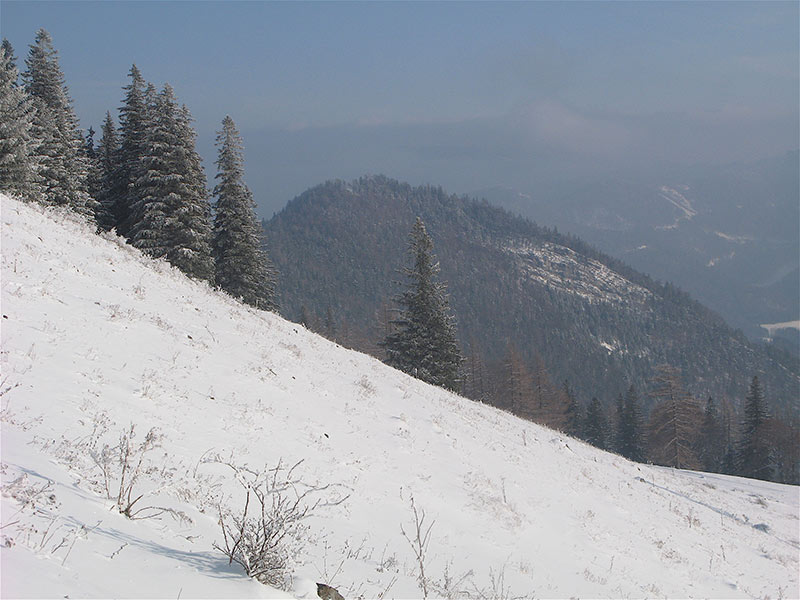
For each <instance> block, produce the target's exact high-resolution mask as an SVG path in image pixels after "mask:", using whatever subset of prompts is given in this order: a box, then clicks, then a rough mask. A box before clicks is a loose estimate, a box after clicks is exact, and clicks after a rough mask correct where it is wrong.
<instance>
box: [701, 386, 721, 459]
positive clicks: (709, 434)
mask: <svg viewBox="0 0 800 600" xmlns="http://www.w3.org/2000/svg"><path fill="white" fill-rule="evenodd" d="M725 450H726V448H725V430H724V428H723V425H722V421H721V419H720V416H719V411H718V410H717V405H716V403H715V402H714V398H712V397H711V396H709V397H708V400H706V406H705V410H704V411H703V422H702V424H701V425H700V436H699V438H698V440H697V457H698V458H699V459H700V462H701V464H702V466H703V470H704V471H710V472H713V473H719V472H721V471H722V468H723V463H724V460H725Z"/></svg>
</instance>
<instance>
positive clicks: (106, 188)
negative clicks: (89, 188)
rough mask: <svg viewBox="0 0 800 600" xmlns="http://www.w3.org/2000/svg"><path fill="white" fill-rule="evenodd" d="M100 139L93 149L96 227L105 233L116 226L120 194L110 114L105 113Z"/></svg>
mask: <svg viewBox="0 0 800 600" xmlns="http://www.w3.org/2000/svg"><path fill="white" fill-rule="evenodd" d="M101 132H102V137H101V138H100V142H99V143H98V144H97V148H96V149H95V155H96V159H95V160H96V168H97V171H98V174H97V192H96V194H97V195H96V196H95V199H96V200H97V203H98V209H97V225H98V226H99V227H100V228H101V229H104V230H106V231H110V230H111V229H113V228H114V227H116V226H117V217H116V208H117V204H116V203H117V199H118V198H120V197H121V195H122V192H121V189H120V183H119V176H118V175H119V152H120V150H119V136H118V135H117V130H116V128H115V127H114V119H112V118H111V113H110V112H107V113H106V118H105V120H104V121H103V126H102V128H101Z"/></svg>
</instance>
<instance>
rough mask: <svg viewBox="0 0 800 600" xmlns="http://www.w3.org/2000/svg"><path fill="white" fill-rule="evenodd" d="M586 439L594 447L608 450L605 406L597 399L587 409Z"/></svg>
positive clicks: (584, 430) (593, 399) (584, 432)
mask: <svg viewBox="0 0 800 600" xmlns="http://www.w3.org/2000/svg"><path fill="white" fill-rule="evenodd" d="M583 434H584V439H585V440H586V441H587V442H589V443H590V444H591V445H592V446H595V447H596V448H600V449H601V450H605V449H606V448H608V421H607V420H606V414H605V411H604V410H603V405H602V404H600V401H599V400H598V399H597V398H592V401H591V402H589V407H588V408H587V409H586V422H585V423H584V426H583Z"/></svg>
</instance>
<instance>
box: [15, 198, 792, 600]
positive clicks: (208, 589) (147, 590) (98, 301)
mask: <svg viewBox="0 0 800 600" xmlns="http://www.w3.org/2000/svg"><path fill="white" fill-rule="evenodd" d="M1 218H2V221H1V223H2V315H3V318H2V321H0V323H1V324H2V350H3V352H2V386H1V387H0V392H2V397H0V400H1V401H2V419H3V421H2V484H3V497H2V526H3V527H2V541H3V547H2V550H1V551H0V553H1V555H2V589H0V592H2V596H3V597H41V596H49V597H65V596H69V597H111V596H114V597H173V598H174V597H183V598H188V597H285V593H283V592H280V591H277V590H274V589H272V588H268V587H265V586H263V585H261V584H259V583H256V582H254V581H252V580H249V579H247V578H246V577H245V576H244V575H243V573H242V571H241V569H239V568H238V567H236V565H233V566H229V565H228V564H227V559H226V558H225V557H223V556H222V555H221V554H220V553H219V552H217V551H216V550H214V549H213V546H212V544H213V543H214V542H215V541H217V542H220V541H221V534H220V530H219V526H218V525H217V519H218V515H217V508H216V505H217V503H218V502H221V503H222V504H223V506H230V507H232V508H235V507H240V506H241V501H242V493H241V488H240V486H239V485H238V484H237V483H236V481H235V478H234V477H233V475H232V472H231V470H230V469H227V468H225V467H223V466H222V465H220V464H218V463H214V462H209V459H210V457H213V456H215V455H218V456H220V457H222V458H223V460H225V461H227V462H232V463H235V464H238V465H245V464H246V465H249V466H250V467H251V468H254V469H257V468H260V467H262V466H264V465H267V466H274V465H275V464H276V463H277V462H278V460H282V461H283V462H284V463H286V464H294V463H296V462H297V461H301V460H302V461H303V462H302V463H301V464H300V465H299V467H298V468H297V472H298V473H300V474H301V476H302V478H303V481H304V482H305V483H307V484H309V485H315V486H323V485H327V484H331V485H332V487H330V488H328V489H327V490H325V491H324V492H320V494H321V495H322V496H323V500H331V501H332V500H335V499H338V498H340V497H342V496H343V495H348V497H347V499H346V500H345V501H344V502H343V503H341V504H339V505H336V506H322V507H319V508H318V509H317V510H316V511H315V513H314V516H313V517H312V518H311V519H309V520H308V521H307V524H308V525H309V527H310V529H309V532H308V535H307V539H306V543H305V545H304V546H303V548H302V549H301V551H300V553H299V554H298V556H297V558H296V563H295V567H294V573H293V574H294V577H293V581H292V583H291V586H290V594H291V595H292V596H294V597H299V598H312V597H316V596H315V591H316V589H315V586H314V582H316V581H326V582H328V583H331V584H332V585H334V586H336V587H337V588H338V589H339V590H340V591H341V592H342V593H343V594H344V595H345V597H348V598H352V597H358V596H363V597H365V598H372V597H381V596H382V597H398V598H401V597H402V598H408V597H420V596H421V593H422V592H421V591H420V588H419V586H418V583H417V579H418V569H417V563H416V561H415V559H414V554H413V552H412V549H411V547H410V545H409V544H408V542H407V541H406V540H405V539H404V537H403V535H402V534H401V525H402V526H403V527H404V529H405V531H406V532H409V531H410V530H411V528H412V527H413V515H412V512H411V509H410V498H411V496H412V495H413V497H414V499H415V503H416V506H417V507H418V508H420V509H423V510H424V511H425V513H426V521H425V523H426V525H427V524H429V523H431V522H432V523H433V528H432V529H431V538H430V545H429V547H428V551H427V553H426V560H425V565H424V566H425V570H426V575H427V577H428V579H429V580H430V581H431V582H432V584H435V583H436V582H438V583H439V584H440V586H439V588H438V589H439V590H440V591H439V594H443V593H444V592H443V591H441V584H442V583H443V581H444V579H445V574H446V573H447V574H449V575H450V576H451V578H454V579H455V580H456V583H458V585H457V586H455V587H456V589H457V593H456V594H453V595H458V596H468V595H469V596H473V597H481V596H482V597H497V598H500V597H513V596H526V597H533V596H536V597H569V596H580V597H614V598H618V597H643V596H647V597H720V598H722V597H724V598H733V597H770V598H779V597H786V598H792V597H794V598H796V597H798V596H799V595H800V590H799V589H798V574H797V573H798V548H799V547H800V545H799V544H798V501H799V499H798V489H797V488H796V487H789V486H780V485H776V484H768V483H763V482H754V481H748V480H744V479H738V478H731V477H723V476H716V475H705V474H698V473H691V472H681V471H674V470H671V469H663V468H655V467H647V466H643V465H636V464H632V463H629V462H628V461H626V460H624V459H622V458H619V457H617V456H614V455H611V454H607V453H604V452H600V451H598V450H595V449H593V448H591V447H589V446H587V445H585V444H583V443H581V442H578V441H576V440H573V439H570V438H568V437H565V436H563V435H562V434H560V433H557V432H554V431H551V430H547V429H544V428H542V427H539V426H537V425H534V424H531V423H527V422H524V421H521V420H519V419H517V418H515V417H512V416H510V415H508V414H506V413H503V412H500V411H498V410H495V409H493V408H490V407H486V406H483V405H480V404H476V403H474V402H471V401H468V400H465V399H462V398H460V397H458V396H455V395H453V394H450V393H448V392H445V391H443V390H440V389H437V388H433V387H431V386H428V385H425V384H423V383H420V382H418V381H416V380H413V379H411V378H409V377H407V376H405V375H402V374H400V373H398V372H396V371H394V370H392V369H389V368H387V367H386V366H384V365H382V364H381V363H379V362H378V361H376V360H374V359H372V358H370V357H368V356H365V355H362V354H358V353H355V352H351V351H347V350H344V349H342V348H340V347H338V346H336V345H335V344H333V343H331V342H328V341H326V340H324V339H322V338H320V337H318V336H316V335H314V334H311V333H309V332H307V331H306V330H305V329H303V328H302V327H301V326H299V325H295V324H293V323H290V322H287V321H285V320H283V319H281V318H279V317H277V316H275V315H273V314H268V313H262V312H258V311H255V310H251V309H249V308H245V307H243V306H241V305H240V304H238V303H237V302H235V301H233V300H232V299H230V298H228V297H226V296H225V295H222V294H220V293H217V292H214V291H212V290H210V289H209V288H208V286H206V285H204V284H200V283H197V282H193V281H190V280H187V279H186V278H185V277H183V276H182V275H181V274H179V273H178V272H177V271H175V270H174V269H172V268H170V267H169V266H168V265H167V264H165V263H162V262H152V261H150V260H148V259H145V258H144V257H142V256H141V255H140V254H139V253H138V252H136V251H134V250H133V249H131V248H130V247H128V246H125V245H124V244H123V243H121V242H120V241H119V240H117V239H113V238H111V237H106V238H103V237H100V236H96V235H93V234H92V231H91V228H89V227H88V226H86V225H85V224H82V223H80V222H77V221H75V220H73V219H72V218H71V217H69V216H68V215H65V214H64V213H63V212H54V211H48V210H45V209H42V208H40V207H38V206H31V205H25V204H21V203H18V202H16V201H14V200H11V199H8V198H6V197H3V198H2V217H1ZM131 424H135V426H136V432H137V434H138V437H137V440H141V439H142V438H143V437H144V434H145V432H147V431H148V430H149V429H150V428H153V427H155V428H157V429H158V432H159V433H160V435H161V438H160V445H159V446H158V447H157V448H155V449H154V450H152V451H151V452H149V453H148V454H147V455H146V465H147V466H148V467H152V469H151V472H150V473H149V474H148V476H147V477H144V478H143V479H142V480H140V481H139V482H137V488H136V490H137V494H138V493H141V492H145V493H146V495H145V497H144V498H143V500H142V501H141V504H140V506H145V505H146V506H154V507H155V506H158V507H165V508H169V509H170V510H171V511H173V512H174V513H175V514H178V513H181V514H182V515H183V518H179V519H176V518H172V517H171V516H169V515H167V514H163V515H161V516H160V517H159V518H152V519H140V520H129V519H127V518H126V517H124V516H122V515H120V514H119V513H118V512H117V511H115V510H113V503H112V502H111V501H110V500H108V499H107V498H106V497H105V496H104V495H103V494H102V493H100V492H101V488H102V476H101V474H100V472H99V470H98V469H97V468H96V467H94V466H93V463H92V461H91V460H90V458H89V454H90V449H91V448H95V449H96V448H99V447H101V445H102V444H103V443H110V444H113V443H115V442H116V441H117V440H118V439H119V436H120V433H121V432H123V431H124V430H127V429H128V428H129V427H130V425H131ZM48 482H50V483H48ZM26 500H29V502H27V503H26ZM110 509H112V510H110ZM48 527H49V529H48ZM62 539H63V540H64V541H63V543H62ZM42 561H46V562H45V563H43V562H42ZM43 564H45V565H46V568H42V565H43ZM462 576H463V577H462Z"/></svg>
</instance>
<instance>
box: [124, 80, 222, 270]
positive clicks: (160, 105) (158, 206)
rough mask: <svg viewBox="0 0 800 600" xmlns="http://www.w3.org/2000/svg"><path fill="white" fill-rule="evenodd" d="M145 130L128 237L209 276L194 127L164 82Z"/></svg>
mask: <svg viewBox="0 0 800 600" xmlns="http://www.w3.org/2000/svg"><path fill="white" fill-rule="evenodd" d="M153 114H154V119H153V121H152V124H151V127H150V128H149V129H148V131H147V135H146V136H145V144H144V145H145V151H146V152H145V154H144V155H143V156H142V166H143V174H142V175H141V176H140V177H139V178H138V179H137V180H136V182H135V183H134V190H133V191H134V197H135V198H136V204H134V205H133V206H132V207H131V209H132V210H131V213H132V217H133V218H132V224H133V226H132V228H131V231H130V239H131V243H132V244H133V245H134V246H135V247H137V248H139V249H141V250H142V251H143V252H145V253H147V254H149V255H150V256H153V257H156V258H159V257H163V258H166V259H167V260H168V261H169V262H170V264H172V265H174V266H176V267H178V268H179V269H180V270H182V271H183V272H184V273H186V274H187V275H189V276H190V277H194V278H195V279H203V280H207V281H213V279H214V261H213V259H212V257H211V209H210V206H209V204H208V193H207V191H206V188H205V176H204V174H203V171H202V167H201V166H200V158H199V156H198V155H197V152H196V151H195V149H194V131H193V130H192V128H191V125H190V124H189V122H188V116H187V111H185V110H184V109H181V108H178V106H177V103H176V101H175V95H174V93H173V91H172V87H171V86H170V85H169V84H167V85H165V86H164V89H163V90H162V91H161V93H159V94H158V95H157V97H156V99H155V105H154V113H153Z"/></svg>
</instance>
